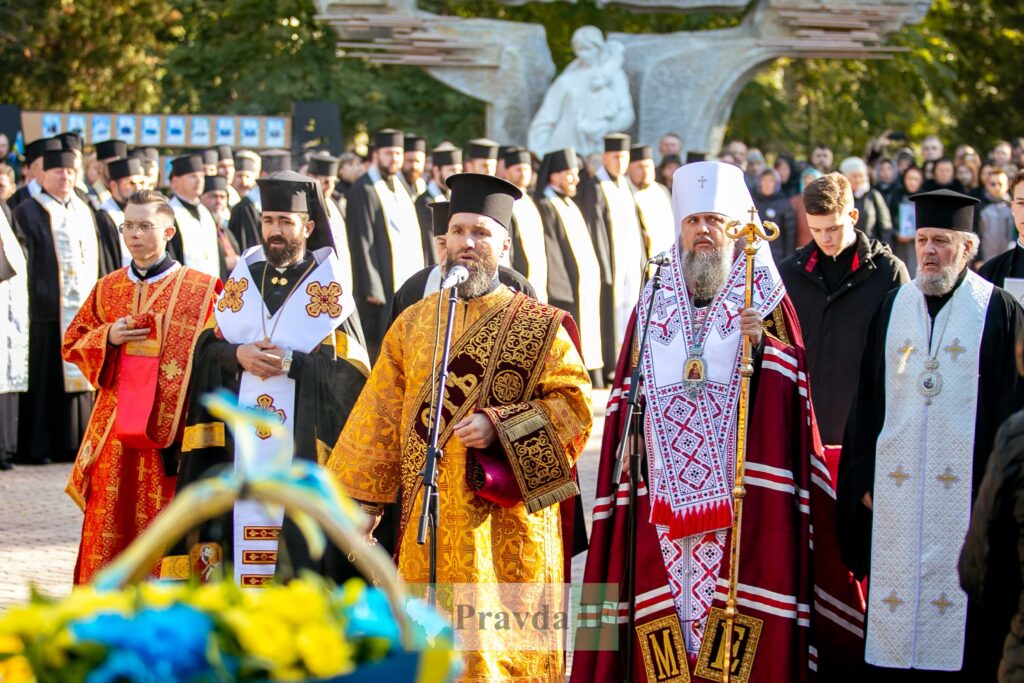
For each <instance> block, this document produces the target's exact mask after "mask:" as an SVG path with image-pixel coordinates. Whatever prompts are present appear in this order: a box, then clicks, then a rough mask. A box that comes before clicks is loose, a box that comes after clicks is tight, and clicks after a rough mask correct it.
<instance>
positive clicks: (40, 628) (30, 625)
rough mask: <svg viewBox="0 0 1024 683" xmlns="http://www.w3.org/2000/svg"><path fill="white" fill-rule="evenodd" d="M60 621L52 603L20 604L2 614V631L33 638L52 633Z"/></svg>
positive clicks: (0, 617) (0, 619) (0, 628)
mask: <svg viewBox="0 0 1024 683" xmlns="http://www.w3.org/2000/svg"><path fill="white" fill-rule="evenodd" d="M60 623H61V622H60V620H59V618H58V616H57V614H56V611H55V610H54V609H53V607H52V606H50V605H44V604H29V605H20V606H18V607H12V608H10V609H9V610H7V611H6V612H4V613H3V615H0V633H8V634H18V635H20V636H22V637H23V638H25V639H26V640H31V639H34V638H42V637H45V636H48V635H51V634H52V633H53V632H54V631H56V630H57V628H58V627H59V626H60Z"/></svg>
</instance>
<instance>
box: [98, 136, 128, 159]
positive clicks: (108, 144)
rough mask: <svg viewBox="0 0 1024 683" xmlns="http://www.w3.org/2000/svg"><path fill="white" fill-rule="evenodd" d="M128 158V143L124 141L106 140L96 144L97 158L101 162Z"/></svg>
mask: <svg viewBox="0 0 1024 683" xmlns="http://www.w3.org/2000/svg"><path fill="white" fill-rule="evenodd" d="M126 156H128V143H127V142H125V141H124V140H104V141H103V142H97V143H96V158H97V159H99V160H100V161H105V160H107V159H116V158H118V157H126Z"/></svg>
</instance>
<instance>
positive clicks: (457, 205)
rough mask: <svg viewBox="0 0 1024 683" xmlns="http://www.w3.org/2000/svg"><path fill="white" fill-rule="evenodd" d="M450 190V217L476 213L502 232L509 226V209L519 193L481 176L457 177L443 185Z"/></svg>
mask: <svg viewBox="0 0 1024 683" xmlns="http://www.w3.org/2000/svg"><path fill="white" fill-rule="evenodd" d="M444 182H445V185H447V186H448V187H449V188H451V191H452V196H451V199H450V200H449V201H450V202H451V206H449V207H448V211H449V213H450V214H451V215H453V216H454V215H455V214H457V213H478V214H481V215H484V216H488V217H490V218H493V219H494V220H496V221H498V222H499V223H501V225H502V226H504V227H505V229H506V230H507V229H508V226H509V225H510V224H511V223H512V205H513V204H514V203H515V201H516V200H517V199H519V198H520V197H522V196H523V192H522V190H520V189H519V188H518V187H516V186H515V185H513V184H512V183H510V182H508V181H507V180H502V179H501V178H495V177H494V176H489V175H485V174H482V173H458V174H456V175H453V176H451V177H449V178H448V179H447V180H445V181H444Z"/></svg>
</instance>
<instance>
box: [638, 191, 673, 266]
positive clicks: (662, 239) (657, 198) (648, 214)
mask: <svg viewBox="0 0 1024 683" xmlns="http://www.w3.org/2000/svg"><path fill="white" fill-rule="evenodd" d="M633 200H634V201H635V202H636V207H637V209H638V210H639V211H640V222H641V224H642V226H643V228H644V231H645V232H646V233H647V239H648V240H649V243H648V246H647V256H648V257H651V256H657V255H658V254H660V253H662V252H663V251H667V250H668V249H671V248H672V245H673V244H675V241H676V231H675V228H674V227H673V221H674V220H675V219H674V218H673V217H672V201H671V200H670V199H669V197H668V193H667V192H665V191H664V190H662V189H661V186H660V185H658V184H657V183H651V185H650V186H649V187H646V188H644V189H642V190H637V192H636V194H634V195H633Z"/></svg>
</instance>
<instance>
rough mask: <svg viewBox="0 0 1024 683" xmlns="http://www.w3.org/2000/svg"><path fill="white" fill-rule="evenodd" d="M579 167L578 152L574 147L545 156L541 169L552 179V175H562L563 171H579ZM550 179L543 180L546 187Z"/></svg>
mask: <svg viewBox="0 0 1024 683" xmlns="http://www.w3.org/2000/svg"><path fill="white" fill-rule="evenodd" d="M579 167H580V165H579V160H578V159H577V157H576V150H575V149H574V148H572V147H566V148H565V149H559V150H555V151H554V152H548V153H547V154H545V155H544V160H543V161H542V162H541V168H543V169H544V170H545V173H546V174H547V175H548V178H550V177H551V174H552V173H561V172H562V171H568V170H569V169H570V168H575V169H579ZM548 178H542V180H543V181H544V184H545V185H546V184H547V182H548Z"/></svg>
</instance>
